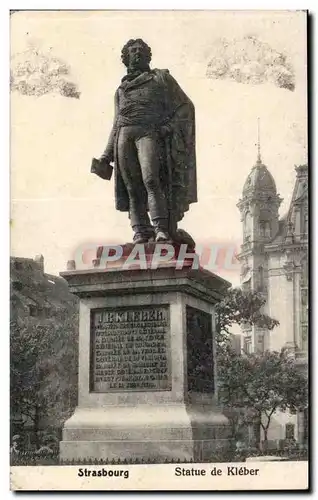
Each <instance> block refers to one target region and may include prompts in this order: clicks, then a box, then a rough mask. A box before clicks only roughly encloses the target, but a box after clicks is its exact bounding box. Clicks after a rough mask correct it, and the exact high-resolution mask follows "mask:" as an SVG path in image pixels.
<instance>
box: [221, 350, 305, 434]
mask: <svg viewBox="0 0 318 500" xmlns="http://www.w3.org/2000/svg"><path fill="white" fill-rule="evenodd" d="M221 361H222V362H221V363H220V364H219V381H220V392H219V397H220V401H221V403H222V404H223V405H224V407H225V408H226V410H227V412H228V413H229V415H230V416H229V418H230V420H231V419H232V420H233V421H234V422H235V423H236V429H235V430H236V431H237V430H238V429H239V427H240V426H242V424H244V423H245V424H246V423H251V422H252V421H253V420H254V421H255V419H257V418H258V419H259V420H258V421H259V424H260V426H261V427H262V429H263V432H264V441H265V442H266V441H267V432H268V428H269V426H270V422H271V418H272V416H273V414H274V413H275V412H276V411H278V410H280V411H286V410H289V411H291V412H296V411H297V410H298V411H302V410H304V409H305V408H306V407H307V398H308V395H307V380H306V378H305V376H304V375H303V374H302V373H300V371H299V370H298V369H297V366H296V362H295V360H294V358H293V357H292V356H291V355H290V354H289V353H288V351H287V350H286V349H282V350H281V352H276V351H266V352H265V353H262V354H256V353H253V354H242V355H237V353H235V352H234V351H231V349H230V348H228V349H227V350H226V353H225V351H223V356H222V357H221Z"/></svg>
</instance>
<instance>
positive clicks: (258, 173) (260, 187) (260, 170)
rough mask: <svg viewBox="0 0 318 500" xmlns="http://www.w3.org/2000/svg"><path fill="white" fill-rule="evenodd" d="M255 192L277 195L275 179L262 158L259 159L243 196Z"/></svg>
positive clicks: (245, 185)
mask: <svg viewBox="0 0 318 500" xmlns="http://www.w3.org/2000/svg"><path fill="white" fill-rule="evenodd" d="M254 191H261V192H271V193H273V194H277V190H276V183H275V180H274V177H273V176H272V174H271V173H270V171H269V170H268V168H267V167H266V165H264V164H263V163H262V161H261V159H260V158H258V159H257V161H256V164H255V165H254V167H253V168H252V170H251V172H250V174H249V175H248V177H247V179H246V181H245V184H244V187H243V196H245V195H247V194H249V193H251V192H254Z"/></svg>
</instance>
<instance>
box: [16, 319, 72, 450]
mask: <svg viewBox="0 0 318 500" xmlns="http://www.w3.org/2000/svg"><path fill="white" fill-rule="evenodd" d="M10 352H11V359H10V410H11V417H14V416H15V415H19V416H20V417H21V418H22V420H23V422H29V423H31V424H32V427H33V431H34V435H35V439H36V443H35V444H36V446H37V447H38V446H39V445H40V432H39V431H40V427H41V425H40V424H41V420H43V419H44V420H51V421H55V422H56V424H57V425H61V424H62V422H63V421H64V420H65V419H66V418H67V416H68V415H69V413H70V412H71V410H72V409H73V408H74V406H75V405H76V399H77V314H76V313H75V311H73V313H71V312H70V314H69V316H68V318H67V319H66V320H65V321H63V323H57V322H54V323H53V322H51V323H49V322H48V323H47V324H45V325H43V324H33V323H32V324H31V323H26V324H24V325H21V324H19V323H18V322H11V334H10Z"/></svg>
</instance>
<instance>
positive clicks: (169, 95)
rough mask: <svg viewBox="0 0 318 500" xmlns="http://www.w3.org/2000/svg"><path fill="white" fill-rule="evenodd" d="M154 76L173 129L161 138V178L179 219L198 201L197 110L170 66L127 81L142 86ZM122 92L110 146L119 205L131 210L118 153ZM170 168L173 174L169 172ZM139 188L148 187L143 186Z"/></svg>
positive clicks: (175, 216) (164, 190)
mask: <svg viewBox="0 0 318 500" xmlns="http://www.w3.org/2000/svg"><path fill="white" fill-rule="evenodd" d="M149 78H155V79H156V80H157V82H158V83H160V85H162V88H163V90H164V96H165V120H164V123H163V124H167V125H168V127H169V128H170V129H171V134H169V135H168V136H167V137H166V138H165V139H162V141H160V142H161V155H160V160H161V171H160V180H161V182H162V185H163V192H164V193H165V194H166V196H167V197H170V198H171V199H168V205H169V208H170V209H171V208H172V210H173V213H174V218H175V220H176V221H180V220H181V219H182V218H183V215H184V213H185V212H186V211H187V210H189V205H190V204H191V203H195V202H196V201H197V179H196V154H195V112H194V106H193V104H192V102H191V100H190V99H189V98H188V97H187V95H186V94H185V93H184V92H183V90H182V89H181V88H180V86H179V85H178V83H177V82H176V80H175V79H174V78H173V77H172V76H171V75H170V74H169V71H168V70H165V69H164V70H162V69H154V70H152V71H151V72H150V73H149V72H148V73H143V74H141V75H140V76H138V77H137V78H135V79H134V80H133V81H132V82H129V83H126V85H134V86H136V85H137V86H138V85H140V86H142V85H143V84H144V83H145V82H146V81H147V79H149ZM118 100H119V93H118V90H117V92H116V95H115V119H114V126H113V130H112V133H111V137H110V139H109V142H108V146H107V149H108V150H111V149H112V150H113V156H114V162H115V200H116V209H117V210H120V211H122V212H126V211H127V212H129V198H128V193H127V190H126V187H125V184H124V181H123V178H122V176H121V173H120V168H119V165H118V155H117V143H118V133H119V129H120V126H118V121H117V117H118V110H119V102H118ZM169 170H170V174H169ZM140 189H141V190H143V189H145V188H144V186H140Z"/></svg>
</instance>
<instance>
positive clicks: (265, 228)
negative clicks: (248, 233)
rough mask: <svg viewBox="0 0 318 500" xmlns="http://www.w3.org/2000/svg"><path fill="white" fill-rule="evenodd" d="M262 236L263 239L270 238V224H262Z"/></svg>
mask: <svg viewBox="0 0 318 500" xmlns="http://www.w3.org/2000/svg"><path fill="white" fill-rule="evenodd" d="M260 236H261V238H270V236H271V226H270V223H269V222H260Z"/></svg>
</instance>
